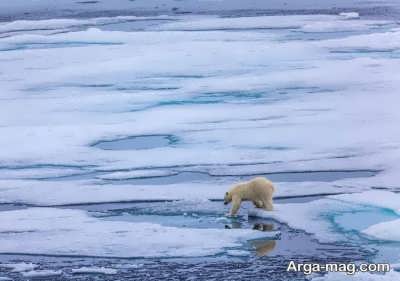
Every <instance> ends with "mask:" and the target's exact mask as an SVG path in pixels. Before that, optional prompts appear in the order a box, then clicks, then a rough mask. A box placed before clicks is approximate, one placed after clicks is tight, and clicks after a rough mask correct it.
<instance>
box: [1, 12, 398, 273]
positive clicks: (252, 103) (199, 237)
mask: <svg viewBox="0 0 400 281" xmlns="http://www.w3.org/2000/svg"><path fill="white" fill-rule="evenodd" d="M131 20H132V21H135V20H136V18H101V19H93V20H54V21H53V20H51V21H37V22H21V21H19V22H9V23H2V24H1V25H0V32H3V33H6V35H5V36H0V37H1V38H0V86H1V89H2V90H1V91H0V102H1V105H2V108H1V110H0V147H2V149H0V202H2V203H15V202H17V203H28V204H35V205H46V206H54V205H63V204H64V205H65V204H79V203H100V202H114V201H134V200H154V199H184V200H196V199H200V200H204V199H221V198H222V196H223V194H224V192H225V191H226V190H227V189H228V188H229V186H230V185H231V184H233V182H227V181H225V182H215V183H214V182H204V183H199V182H194V181H191V180H190V179H189V180H188V182H185V183H176V184H164V185H162V184H160V185H131V184H128V183H127V184H121V185H119V184H115V183H114V184H113V183H106V184H105V179H106V178H107V179H110V180H117V179H120V180H124V179H128V178H130V177H131V176H132V173H133V176H137V175H138V174H137V172H121V171H122V170H124V171H129V170H130V171H132V170H137V171H144V170H146V171H147V172H148V170H147V169H149V168H151V169H153V174H152V175H153V176H155V175H156V174H157V173H158V172H156V171H160V170H161V168H163V169H164V168H165V170H167V172H165V173H170V172H171V171H173V170H174V169H175V168H176V167H183V168H182V169H185V168H184V167H189V168H190V169H191V168H192V167H193V169H198V170H202V169H204V170H206V171H207V172H209V173H210V174H212V175H224V174H246V173H248V174H254V172H255V171H257V173H258V172H260V173H268V172H285V171H300V172H301V171H318V170H328V171H329V170H357V169H363V170H375V171H378V170H379V171H380V172H379V173H378V174H377V175H376V176H374V177H368V178H348V179H339V180H336V181H334V182H301V183H293V182H279V183H277V193H276V196H288V195H306V194H319V193H335V192H361V191H366V190H369V189H370V188H371V187H380V188H382V187H383V188H389V189H392V190H399V189H400V185H399V180H398V171H399V169H400V165H399V161H398V159H399V155H400V135H399V134H398V124H399V120H400V111H399V110H398V104H399V93H398V89H399V88H400V82H399V79H398V69H400V60H399V59H398V58H397V57H396V56H398V49H399V48H400V43H399V42H400V29H399V27H398V25H397V24H396V23H395V22H390V21H386V20H364V19H361V18H360V19H355V18H354V17H353V18H352V19H351V20H349V15H337V16H326V15H309V16H276V17H268V16H263V17H241V18H217V17H211V16H204V17H202V16H200V17H192V16H183V17H175V18H174V19H173V20H174V22H169V23H166V24H158V25H156V26H154V27H152V28H145V29H143V30H136V31H109V30H101V29H99V28H100V25H102V24H108V23H119V22H123V21H131ZM154 20H157V19H154ZM93 27H97V28H93ZM29 29H31V30H29ZM39 29H48V30H50V31H52V30H53V31H62V33H59V32H54V34H53V32H48V31H44V32H42V31H38V30H39ZM227 29H229V30H227ZM310 39H312V40H310ZM166 134H168V135H173V136H175V137H176V138H177V140H178V141H177V142H176V143H174V144H173V145H166V146H160V147H155V148H151V149H141V150H135V149H132V150H124V151H120V150H102V149H99V148H96V147H94V146H92V144H93V143H96V142H98V141H101V140H113V139H121V138H124V137H129V136H143V135H166ZM144 142H145V141H144ZM189 168H188V169H189ZM76 171H77V172H80V171H84V172H85V173H87V178H86V179H78V180H77V179H71V178H70V179H64V180H57V181H55V180H54V181H44V180H34V179H40V178H43V176H44V177H54V176H60V175H64V176H68V175H71V176H72V175H75V172H76ZM99 171H101V173H104V174H101V175H98V174H97V172H99ZM91 172H93V173H92V175H91ZM163 172H164V171H163ZM135 173H136V174H135ZM140 173H142V175H143V174H144V173H145V172H140ZM96 177H97V178H96ZM392 196H393V197H392V198H397V197H396V196H395V195H394V194H393V195H392ZM374 198H375V201H377V202H372V201H373V199H374ZM377 198H379V199H380V198H382V200H376V199H377ZM392 198H390V196H389V195H388V194H387V193H361V194H358V195H357V194H356V195H343V196H341V197H336V198H331V199H325V200H316V201H313V202H308V203H304V204H281V205H279V204H277V209H276V211H274V212H271V213H268V212H263V211H259V210H256V211H254V212H253V214H255V215H259V216H267V217H268V216H271V215H272V216H275V217H276V218H277V219H280V220H282V221H285V222H287V223H288V224H289V225H291V226H293V227H295V228H302V229H305V228H306V229H305V231H308V232H310V233H314V234H315V235H316V237H317V238H318V239H320V240H323V241H337V240H340V239H343V236H342V235H340V234H338V233H335V232H334V231H333V230H332V229H331V225H330V224H329V223H328V222H327V220H326V219H325V218H323V216H322V217H321V214H322V215H323V214H328V213H329V212H332V211H337V210H338V209H339V210H340V209H341V208H343V209H345V210H348V209H349V208H351V207H349V205H351V204H354V203H356V204H354V205H359V204H367V205H371V204H373V205H374V206H379V207H383V208H390V209H393V210H396V211H397V212H398V210H399V209H400V207H399V205H398V203H396V201H395V200H394V199H392ZM338 199H339V200H338ZM344 201H347V202H344ZM378 201H379V202H380V203H379V202H378ZM397 202H399V201H397ZM378 204H380V205H378ZM321 212H322V213H321ZM294 214H295V215H296V217H294ZM0 218H1V222H2V223H1V224H0V231H1V233H0V238H1V239H0V240H1V241H2V243H1V244H0V252H13V253H31V254H56V255H58V254H59V255H94V256H121V257H155V256H162V257H169V256H205V255H214V254H217V253H221V252H226V251H227V249H229V250H235V249H236V248H238V247H240V245H241V244H240V243H241V242H243V241H246V240H248V239H251V238H253V237H257V236H259V235H265V234H264V233H262V234H261V233H257V232H255V231H251V230H230V231H227V230H220V229H189V228H188V229H178V228H173V227H164V226H160V225H157V224H152V223H132V222H123V223H122V222H117V221H104V220H101V219H99V218H93V217H90V216H89V215H88V214H87V213H85V212H83V211H77V210H65V209H62V210H60V209H55V208H29V209H25V210H17V211H2V212H0ZM306 225H307V227H305V226H306ZM395 227H397V228H398V226H397V222H396V221H394V222H386V223H382V224H377V225H375V226H371V227H370V228H369V229H367V230H366V232H367V233H368V234H369V235H371V236H374V235H375V236H379V237H382V239H389V240H392V239H397V238H398V236H395V231H394V230H393V229H394V228H395ZM383 230H389V231H390V233H389V234H390V237H389V234H387V236H383V235H384V234H383V233H382V232H383ZM396 235H397V234H396ZM22 241H23V242H24V243H22ZM26 241H32V242H30V243H27V242H26ZM232 248H233V249H232ZM393 274H394V273H393ZM328 276H330V275H328ZM332 276H333V275H332ZM335 276H336V275H335ZM335 276H333V277H332V278H336V277H335ZM388 276H390V274H389V275H388Z"/></svg>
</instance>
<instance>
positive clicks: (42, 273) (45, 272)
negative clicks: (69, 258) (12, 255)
mask: <svg viewBox="0 0 400 281" xmlns="http://www.w3.org/2000/svg"><path fill="white" fill-rule="evenodd" d="M61 274H62V271H61V270H51V269H42V270H32V271H25V272H22V276H24V277H28V278H39V277H52V276H59V275H61Z"/></svg>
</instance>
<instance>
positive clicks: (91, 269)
mask: <svg viewBox="0 0 400 281" xmlns="http://www.w3.org/2000/svg"><path fill="white" fill-rule="evenodd" d="M72 273H74V274H85V273H95V274H107V275H113V274H117V273H118V270H116V269H114V268H108V267H99V266H84V267H80V268H73V269H72Z"/></svg>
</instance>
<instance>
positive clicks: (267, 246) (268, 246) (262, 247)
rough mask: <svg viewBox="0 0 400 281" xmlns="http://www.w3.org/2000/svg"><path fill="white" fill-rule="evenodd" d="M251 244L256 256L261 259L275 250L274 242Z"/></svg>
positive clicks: (260, 241) (263, 241)
mask: <svg viewBox="0 0 400 281" xmlns="http://www.w3.org/2000/svg"><path fill="white" fill-rule="evenodd" d="M251 244H252V245H253V247H254V248H255V249H256V254H257V256H258V257H262V256H266V255H267V254H268V253H270V252H272V251H273V250H274V249H275V246H276V240H256V241H252V242H251Z"/></svg>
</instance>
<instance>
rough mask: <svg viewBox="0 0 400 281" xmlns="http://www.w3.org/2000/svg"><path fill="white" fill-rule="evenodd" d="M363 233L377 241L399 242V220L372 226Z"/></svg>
mask: <svg viewBox="0 0 400 281" xmlns="http://www.w3.org/2000/svg"><path fill="white" fill-rule="evenodd" d="M363 233H365V234H367V235H369V236H371V237H373V238H375V239H379V240H387V241H396V242H400V219H397V220H393V221H387V222H381V223H378V224H374V225H372V226H370V227H368V228H367V229H365V230H363Z"/></svg>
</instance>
